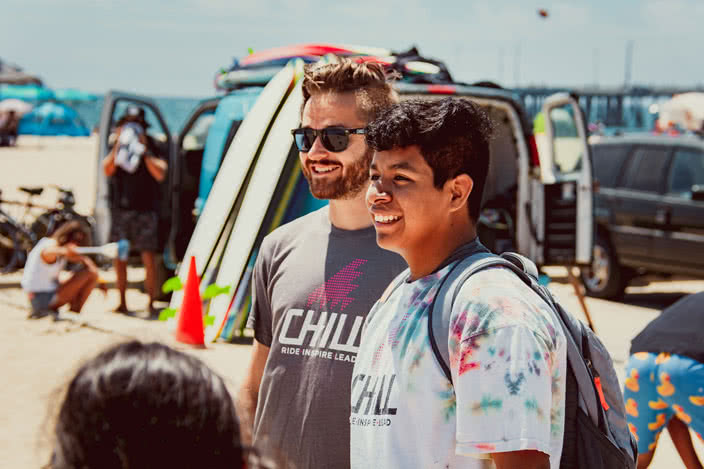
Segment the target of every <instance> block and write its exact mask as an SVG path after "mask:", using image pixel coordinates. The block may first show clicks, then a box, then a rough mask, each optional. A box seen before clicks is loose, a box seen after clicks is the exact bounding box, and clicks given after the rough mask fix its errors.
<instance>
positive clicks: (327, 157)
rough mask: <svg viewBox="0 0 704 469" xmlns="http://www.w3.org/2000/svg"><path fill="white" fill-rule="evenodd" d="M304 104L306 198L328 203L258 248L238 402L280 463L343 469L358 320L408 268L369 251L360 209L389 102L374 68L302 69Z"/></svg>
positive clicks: (297, 134)
mask: <svg viewBox="0 0 704 469" xmlns="http://www.w3.org/2000/svg"><path fill="white" fill-rule="evenodd" d="M303 96H304V105H303V109H302V112H301V126H300V128H299V129H294V130H293V134H294V140H295V143H296V145H297V147H298V150H299V151H300V162H301V168H302V171H303V174H304V175H305V177H306V179H307V180H308V183H309V185H310V190H311V192H312V194H313V195H314V196H315V197H316V198H319V199H328V200H329V201H330V203H329V206H328V207H325V208H323V209H321V210H318V211H316V212H313V213H311V214H309V215H306V216H304V217H301V218H299V219H298V220H295V221H293V222H291V223H289V224H287V225H285V226H282V227H280V228H279V229H277V230H275V231H274V232H272V233H271V234H270V235H269V236H267V237H266V238H265V239H264V242H263V243H262V246H261V249H260V251H259V255H258V257H257V261H256V265H255V268H254V292H253V298H254V303H253V306H252V312H251V314H250V322H249V325H250V327H252V328H253V329H254V338H255V340H254V350H253V354H252V359H251V363H250V367H249V370H248V374H247V376H246V377H245V381H244V383H243V386H242V389H241V392H240V394H239V399H238V400H239V404H240V411H241V412H240V413H241V415H242V417H243V427H244V428H245V429H246V427H247V426H248V425H249V426H250V428H253V440H254V445H255V446H256V447H258V448H260V449H265V450H266V451H265V452H266V453H268V454H273V455H274V456H275V459H276V462H277V467H280V468H285V467H297V468H299V469H302V468H333V467H334V468H346V467H349V454H350V453H349V423H348V422H349V412H350V405H349V402H350V399H349V393H350V380H351V377H352V367H353V365H354V361H355V359H356V355H357V349H358V347H359V341H360V334H361V328H362V324H363V322H364V318H365V317H366V315H367V313H368V312H369V309H370V308H371V306H372V305H373V304H374V302H375V301H376V300H377V299H378V298H379V296H381V293H382V292H383V291H384V289H385V288H386V286H387V285H388V284H389V282H390V281H391V280H392V279H393V278H394V277H395V276H396V275H397V274H398V273H399V272H401V271H402V270H403V269H404V268H405V267H406V264H405V262H404V261H403V259H402V258H401V257H400V256H398V255H397V254H394V253H391V252H389V251H385V250H382V249H380V248H379V247H378V246H377V244H376V236H375V231H374V228H373V227H372V222H371V220H370V219H369V215H368V213H367V209H366V205H365V195H366V189H367V186H368V185H369V164H370V162H371V151H370V150H369V148H368V147H367V145H366V142H365V140H364V135H363V133H364V127H365V126H366V125H367V123H368V122H369V121H370V120H371V119H373V118H374V117H375V115H376V114H378V113H379V112H380V110H381V109H383V108H385V107H388V106H390V105H391V104H393V103H394V102H395V101H396V94H395V92H394V91H393V89H392V87H391V84H390V83H389V82H387V81H386V74H385V72H384V69H383V68H382V66H380V65H379V64H373V63H362V64H358V63H355V62H352V61H349V60H343V59H340V61H339V62H337V63H333V64H328V65H324V66H312V67H311V68H308V69H306V73H305V78H304V82H303ZM255 410H256V413H255ZM252 416H254V419H253V420H254V421H253V424H252Z"/></svg>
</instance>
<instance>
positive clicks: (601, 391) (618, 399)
mask: <svg viewBox="0 0 704 469" xmlns="http://www.w3.org/2000/svg"><path fill="white" fill-rule="evenodd" d="M479 246H480V247H479V249H477V250H475V251H474V252H473V253H467V254H469V255H467V257H464V258H463V259H461V260H460V261H459V262H457V263H456V264H455V265H454V266H453V268H452V269H451V270H450V272H449V273H448V274H447V275H446V276H445V278H444V279H443V280H442V283H441V285H440V287H439V291H438V294H437V295H436V296H435V299H434V300H433V304H432V305H431V306H430V309H429V317H428V329H429V331H428V332H429V333H428V337H429V338H430V345H431V347H432V349H433V353H434V354H435V358H436V359H437V361H438V364H439V365H440V367H441V368H442V370H443V372H444V373H445V376H446V377H447V379H448V380H449V381H450V383H452V375H451V374H450V368H449V366H448V364H449V363H450V360H449V350H448V348H447V346H446V345H445V346H442V347H439V346H438V344H447V342H448V336H449V326H450V313H451V311H452V306H453V303H454V300H455V297H456V296H457V293H458V292H459V290H460V287H461V286H462V285H463V284H464V282H465V281H466V280H467V279H468V278H469V277H471V276H472V275H474V274H475V273H477V272H479V271H480V270H484V269H487V268H489V267H497V266H501V267H506V268H508V269H510V270H511V271H513V272H514V273H515V274H516V275H517V276H518V277H519V278H520V279H521V280H523V281H524V282H525V283H526V284H527V285H528V286H529V287H531V289H533V291H535V293H537V294H538V296H540V297H541V298H542V299H543V300H544V301H545V302H546V303H547V304H548V305H550V306H551V308H552V310H553V311H554V313H555V316H556V317H557V318H558V320H559V322H560V324H561V325H562V328H563V330H564V332H565V336H566V338H567V389H566V402H565V434H564V441H563V448H562V457H561V460H560V468H561V469H573V468H574V469H583V468H584V469H586V468H589V469H612V468H613V469H616V468H618V469H623V468H627V469H630V468H635V467H636V458H637V455H638V450H637V446H636V443H635V440H634V439H633V437H632V436H631V433H630V431H629V430H628V426H627V424H626V409H625V405H624V402H623V394H622V393H621V387H620V385H619V383H618V379H617V378H616V372H615V371H614V365H613V362H612V360H611V356H610V355H609V352H608V351H607V350H606V348H605V347H604V345H603V344H602V342H601V340H599V338H598V337H597V336H596V334H594V333H593V332H592V330H591V329H589V328H588V327H586V326H585V325H584V324H582V322H580V321H579V320H577V319H575V318H574V317H573V316H572V315H571V314H570V313H568V312H567V311H565V310H564V309H563V308H562V306H560V304H559V303H558V302H557V301H556V300H555V299H554V298H553V296H552V294H551V293H550V291H549V290H548V289H547V288H546V287H544V286H542V285H540V283H539V282H538V269H537V267H536V266H535V264H534V263H533V262H532V261H531V260H529V259H527V258H525V257H523V256H521V255H520V254H516V253H504V254H502V255H501V256H497V255H495V254H492V253H490V252H488V251H487V250H486V249H485V248H483V246H481V245H479ZM438 298H440V299H441V300H439V301H438ZM436 302H437V304H438V306H437V307H436Z"/></svg>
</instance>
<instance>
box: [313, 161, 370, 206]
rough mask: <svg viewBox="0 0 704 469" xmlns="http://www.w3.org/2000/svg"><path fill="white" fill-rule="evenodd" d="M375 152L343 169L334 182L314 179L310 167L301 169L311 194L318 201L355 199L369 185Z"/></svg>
mask: <svg viewBox="0 0 704 469" xmlns="http://www.w3.org/2000/svg"><path fill="white" fill-rule="evenodd" d="M372 153H373V150H371V149H367V151H366V153H365V154H364V155H363V156H362V157H361V158H359V159H358V160H357V161H355V162H354V163H353V164H351V165H348V166H344V167H342V168H341V173H342V175H340V176H338V177H336V178H335V179H332V180H330V179H329V180H321V179H317V178H316V179H314V178H313V177H312V176H313V175H312V174H311V169H310V167H308V165H303V166H302V167H301V169H302V171H303V175H304V176H305V178H306V179H307V180H308V186H309V187H310V192H311V193H312V194H313V197H315V198H316V199H325V200H349V199H354V198H355V197H356V196H357V195H358V194H359V193H360V192H361V191H362V190H363V189H366V187H367V184H368V183H369V165H370V164H371V160H372Z"/></svg>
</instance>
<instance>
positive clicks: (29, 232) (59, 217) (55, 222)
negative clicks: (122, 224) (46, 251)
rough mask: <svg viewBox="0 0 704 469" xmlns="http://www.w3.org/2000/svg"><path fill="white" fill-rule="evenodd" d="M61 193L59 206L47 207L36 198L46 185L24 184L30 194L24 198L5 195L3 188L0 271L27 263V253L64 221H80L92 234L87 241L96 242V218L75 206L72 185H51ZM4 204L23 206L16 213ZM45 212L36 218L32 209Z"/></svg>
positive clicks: (0, 208)
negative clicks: (11, 198)
mask: <svg viewBox="0 0 704 469" xmlns="http://www.w3.org/2000/svg"><path fill="white" fill-rule="evenodd" d="M51 187H53V188H54V189H56V191H57V192H58V193H59V197H58V199H57V203H56V206H55V207H47V206H44V205H39V204H36V203H34V202H33V198H34V197H36V196H39V195H41V194H42V193H43V192H44V188H43V187H20V188H19V190H20V191H22V192H24V193H25V194H27V200H25V201H24V202H21V201H16V200H6V199H2V192H0V273H8V272H12V271H14V270H16V269H18V268H21V267H22V266H24V262H25V260H26V258H27V254H29V251H30V250H31V249H32V248H33V247H34V245H35V244H36V243H37V241H39V240H40V239H41V238H43V237H46V236H51V235H52V234H53V233H54V232H55V231H56V230H57V229H58V228H59V227H60V226H61V225H63V224H64V223H67V222H69V221H74V220H76V221H78V222H79V223H80V224H81V225H82V226H83V231H84V232H85V233H86V235H87V236H88V239H87V244H88V245H90V244H92V239H93V233H94V227H95V222H94V221H93V218H92V217H89V216H85V215H81V214H79V213H77V212H76V211H75V209H74V206H75V204H76V199H75V197H74V195H73V191H72V190H71V189H66V188H63V187H59V186H56V185H53V186H51ZM2 205H7V206H16V207H19V208H18V210H17V211H16V214H15V216H13V215H11V214H10V213H8V211H7V210H4V209H3V208H2ZM37 209H41V210H43V212H42V213H41V214H40V215H39V216H37V217H36V218H33V217H32V216H31V212H32V211H36V210H37Z"/></svg>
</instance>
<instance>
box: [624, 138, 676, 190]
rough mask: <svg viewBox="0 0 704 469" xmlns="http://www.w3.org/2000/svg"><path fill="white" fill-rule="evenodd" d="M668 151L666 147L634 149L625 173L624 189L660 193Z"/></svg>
mask: <svg viewBox="0 0 704 469" xmlns="http://www.w3.org/2000/svg"><path fill="white" fill-rule="evenodd" d="M668 153H669V149H668V148H666V147H636V149H635V151H634V152H633V156H632V157H631V159H630V161H629V165H628V169H627V172H626V179H625V181H626V184H625V186H626V188H627V189H633V190H636V191H645V192H657V193H661V192H662V191H663V189H664V188H665V177H664V175H665V174H666V169H667V163H668V160H669V159H668V157H667V156H668Z"/></svg>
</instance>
